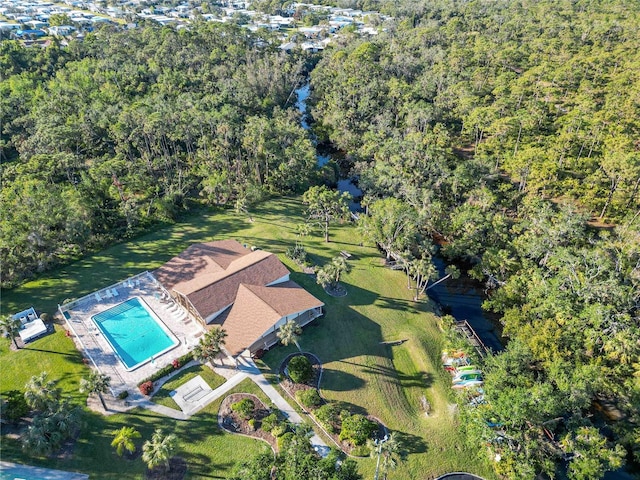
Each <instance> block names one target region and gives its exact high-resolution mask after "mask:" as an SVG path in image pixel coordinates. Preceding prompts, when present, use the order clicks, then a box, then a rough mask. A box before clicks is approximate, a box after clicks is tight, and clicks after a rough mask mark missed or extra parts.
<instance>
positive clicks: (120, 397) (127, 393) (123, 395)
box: [118, 390, 129, 400]
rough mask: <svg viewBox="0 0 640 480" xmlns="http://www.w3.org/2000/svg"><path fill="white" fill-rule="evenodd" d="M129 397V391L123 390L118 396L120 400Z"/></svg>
mask: <svg viewBox="0 0 640 480" xmlns="http://www.w3.org/2000/svg"><path fill="white" fill-rule="evenodd" d="M128 396H129V391H127V390H123V391H121V392H120V393H119V394H118V398H119V399H120V400H124V399H125V398H127V397H128Z"/></svg>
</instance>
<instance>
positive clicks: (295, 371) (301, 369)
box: [287, 355, 313, 383]
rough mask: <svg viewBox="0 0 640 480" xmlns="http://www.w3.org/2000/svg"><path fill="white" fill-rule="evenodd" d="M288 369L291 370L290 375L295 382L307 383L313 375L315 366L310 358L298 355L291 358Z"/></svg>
mask: <svg viewBox="0 0 640 480" xmlns="http://www.w3.org/2000/svg"><path fill="white" fill-rule="evenodd" d="M287 370H288V372H289V377H290V378H291V380H293V381H294V382H295V383H305V382H308V381H309V380H311V378H312V377H313V366H312V365H311V362H310V361H309V359H308V358H307V357H305V356H304V355H296V356H295V357H293V358H292V359H291V360H289V365H288V366H287Z"/></svg>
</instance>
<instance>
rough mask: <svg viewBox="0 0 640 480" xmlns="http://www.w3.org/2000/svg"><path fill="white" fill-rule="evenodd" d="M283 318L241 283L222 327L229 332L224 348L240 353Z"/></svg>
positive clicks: (233, 352)
mask: <svg viewBox="0 0 640 480" xmlns="http://www.w3.org/2000/svg"><path fill="white" fill-rule="evenodd" d="M280 318H282V317H281V316H280V315H279V314H278V313H277V312H276V311H275V310H273V309H272V308H271V307H269V305H267V304H266V303H265V302H264V300H262V299H261V298H260V297H258V296H257V295H256V294H254V293H253V292H252V291H251V290H249V289H248V288H247V287H246V285H240V288H238V296H237V297H236V301H235V303H234V304H233V306H232V307H231V310H229V313H228V314H227V318H226V319H225V321H224V323H223V324H222V328H223V329H224V330H225V331H226V332H227V338H226V339H225V345H224V348H225V350H226V351H227V352H229V353H230V354H231V355H234V356H235V355H238V354H239V353H242V352H243V351H244V350H245V349H247V348H248V347H249V345H251V344H252V343H253V342H255V341H256V340H257V339H258V338H260V336H261V335H262V334H263V333H265V332H266V331H267V330H269V329H270V328H272V327H273V326H274V325H275V324H276V323H277V322H278V320H280Z"/></svg>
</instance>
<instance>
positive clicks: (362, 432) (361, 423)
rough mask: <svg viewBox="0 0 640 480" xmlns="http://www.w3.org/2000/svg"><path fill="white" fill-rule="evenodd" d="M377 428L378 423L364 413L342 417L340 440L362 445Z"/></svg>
mask: <svg viewBox="0 0 640 480" xmlns="http://www.w3.org/2000/svg"><path fill="white" fill-rule="evenodd" d="M377 429H378V425H377V424H376V423H374V422H372V421H371V420H369V419H368V418H367V417H365V416H364V415H360V414H356V415H350V416H348V417H346V418H345V417H343V418H342V430H341V431H340V440H346V441H348V442H351V443H353V444H354V445H356V446H358V445H364V444H365V443H366V441H367V440H368V439H369V438H371V437H372V435H373V433H374V432H375V431H376V430H377Z"/></svg>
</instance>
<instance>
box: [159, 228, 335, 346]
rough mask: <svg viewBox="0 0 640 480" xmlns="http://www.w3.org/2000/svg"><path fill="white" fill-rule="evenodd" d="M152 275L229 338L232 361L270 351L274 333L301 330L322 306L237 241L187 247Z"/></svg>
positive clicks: (269, 259) (270, 257) (268, 257)
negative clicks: (290, 327) (291, 326)
mask: <svg viewBox="0 0 640 480" xmlns="http://www.w3.org/2000/svg"><path fill="white" fill-rule="evenodd" d="M153 275H154V276H155V278H157V279H158V280H159V281H160V283H162V285H163V286H164V287H165V288H166V289H167V290H168V291H169V292H170V293H171V295H172V296H173V297H174V298H175V300H176V301H177V302H178V303H180V304H181V305H182V306H183V307H184V308H185V309H186V310H187V311H188V312H189V313H190V314H191V316H192V317H194V318H195V319H196V320H198V321H199V322H200V323H202V324H203V325H204V326H205V327H207V328H213V327H214V326H216V325H218V326H221V327H222V328H223V329H224V330H225V331H226V332H227V338H226V344H225V350H226V352H227V353H228V354H229V355H231V356H234V357H235V356H237V355H239V354H241V353H242V352H243V351H245V350H247V349H248V350H249V351H250V352H251V353H255V352H256V351H258V350H260V349H268V348H270V347H271V346H272V345H274V344H275V343H277V342H278V338H277V335H276V334H277V330H278V328H280V327H281V326H282V325H284V324H285V323H286V322H287V321H289V320H295V321H296V322H298V324H299V325H300V326H304V325H306V324H307V323H309V322H311V321H312V320H314V319H315V318H317V317H319V316H321V315H322V307H323V306H324V303H323V302H321V301H320V300H318V299H317V298H316V297H314V296H313V295H311V294H310V293H308V292H307V291H306V290H305V289H303V288H302V287H300V286H299V285H298V284H297V283H295V282H293V281H291V280H290V279H289V270H288V269H287V267H285V266H284V265H283V264H282V262H280V260H279V259H278V257H277V256H275V255H274V254H272V253H269V252H265V251H263V250H253V251H252V250H250V249H248V248H246V247H245V246H243V245H241V244H240V243H239V242H237V241H235V240H221V241H215V242H209V243H198V244H195V245H191V246H190V247H189V248H187V249H186V250H185V251H183V252H182V253H181V254H180V255H178V256H176V257H174V258H172V259H171V260H169V261H168V262H167V263H165V264H164V265H163V266H162V267H160V268H159V269H157V270H156V271H155V272H153Z"/></svg>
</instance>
